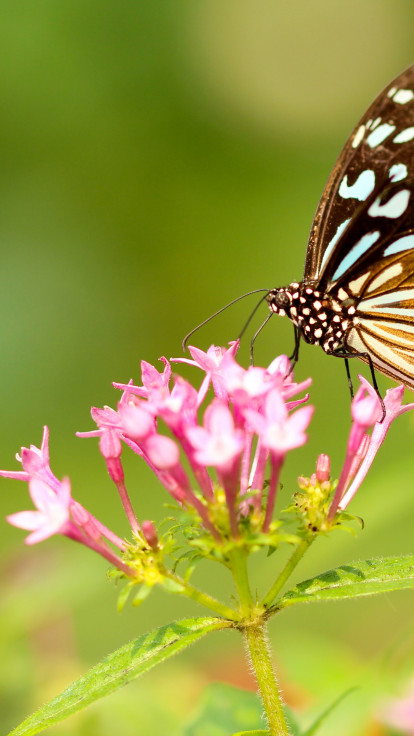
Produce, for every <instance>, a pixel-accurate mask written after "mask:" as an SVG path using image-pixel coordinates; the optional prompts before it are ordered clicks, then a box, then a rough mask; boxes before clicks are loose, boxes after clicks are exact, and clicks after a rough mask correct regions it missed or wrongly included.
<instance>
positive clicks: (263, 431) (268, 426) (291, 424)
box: [245, 389, 313, 456]
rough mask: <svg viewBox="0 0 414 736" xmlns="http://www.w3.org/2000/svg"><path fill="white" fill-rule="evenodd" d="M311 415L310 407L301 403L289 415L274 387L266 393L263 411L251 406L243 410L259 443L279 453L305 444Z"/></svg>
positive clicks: (311, 409)
mask: <svg viewBox="0 0 414 736" xmlns="http://www.w3.org/2000/svg"><path fill="white" fill-rule="evenodd" d="M312 414H313V407H312V406H305V407H302V408H301V409H297V410H296V411H295V412H294V413H293V414H290V415H289V412H288V410H287V408H286V404H285V402H284V401H283V398H282V396H281V394H280V391H278V390H277V389H272V391H270V392H269V393H268V394H267V396H266V398H265V402H264V411H263V413H260V412H257V411H254V410H251V409H247V410H246V411H245V417H246V419H247V421H248V423H249V424H250V426H251V427H252V428H253V429H254V431H255V432H257V434H258V435H259V437H260V440H261V443H262V444H263V446H264V447H266V448H267V449H268V450H269V451H270V452H271V453H273V454H276V455H282V456H283V455H285V454H286V453H287V452H288V451H289V450H293V449H295V448H297V447H300V446H301V445H303V444H305V442H306V440H307V437H306V430H307V428H308V426H309V423H310V420H311V418H312Z"/></svg>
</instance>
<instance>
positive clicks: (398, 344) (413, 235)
mask: <svg viewBox="0 0 414 736" xmlns="http://www.w3.org/2000/svg"><path fill="white" fill-rule="evenodd" d="M359 279H360V281H361V283H360V296H359V301H358V305H357V311H356V318H357V319H356V320H355V321H354V322H355V324H354V326H353V327H352V328H351V330H350V332H349V333H348V334H347V336H346V347H347V348H348V349H350V350H351V352H354V351H356V352H358V353H364V352H366V353H369V355H370V356H371V359H372V362H373V364H374V367H375V368H376V369H377V370H379V371H380V372H381V373H385V375H387V376H390V377H391V378H393V379H394V380H396V381H401V382H402V383H404V384H405V385H406V386H408V387H409V388H411V389H414V229H413V230H411V232H410V231H409V232H406V233H405V234H403V235H400V236H399V237H398V238H397V239H396V240H395V239H394V240H391V241H390V242H388V244H387V245H386V247H385V248H383V252H382V257H381V268H379V269H378V268H377V269H375V268H373V269H370V270H368V271H364V272H363V273H362V274H361V275H360V276H359ZM362 279H363V283H362Z"/></svg>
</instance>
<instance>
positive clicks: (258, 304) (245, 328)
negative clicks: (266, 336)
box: [237, 291, 273, 340]
mask: <svg viewBox="0 0 414 736" xmlns="http://www.w3.org/2000/svg"><path fill="white" fill-rule="evenodd" d="M268 293H269V292H268V291H267V292H266V294H265V295H264V296H262V297H261V299H260V301H259V302H258V303H257V304H256V306H255V308H254V309H253V312H252V313H251V315H250V317H249V318H248V320H247V321H246V323H245V324H244V326H243V329H242V331H241V332H240V334H239V336H238V338H237V339H238V340H241V338H242V337H243V335H244V333H245V332H246V330H247V328H248V326H249V324H250V322H251V321H252V319H253V317H254V315H255V314H256V312H257V310H258V309H259V307H260V305H261V303H262V302H263V301H264V300H265V299H266V297H267V295H268ZM272 314H273V312H272ZM259 332H260V330H259Z"/></svg>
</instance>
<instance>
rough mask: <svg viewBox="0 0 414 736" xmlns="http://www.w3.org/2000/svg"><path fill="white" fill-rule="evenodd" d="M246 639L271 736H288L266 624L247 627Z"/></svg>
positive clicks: (245, 631) (245, 630) (261, 623)
mask: <svg viewBox="0 0 414 736" xmlns="http://www.w3.org/2000/svg"><path fill="white" fill-rule="evenodd" d="M243 633H244V637H245V641H246V645H247V650H248V653H249V659H250V662H251V665H252V668H253V670H254V674H255V677H256V681H257V685H258V688H259V692H260V697H261V699H262V702H263V708H264V711H265V714H266V720H267V725H268V729H269V735H270V736H288V734H289V730H288V726H287V723H286V718H285V715H284V712H283V706H282V700H281V697H280V693H279V688H278V685H277V681H276V676H275V672H274V669H273V664H272V660H271V657H270V651H269V645H268V641H267V635H266V623H265V622H264V621H263V620H262V621H259V622H258V623H255V624H251V625H248V626H246V627H245V629H244V631H243Z"/></svg>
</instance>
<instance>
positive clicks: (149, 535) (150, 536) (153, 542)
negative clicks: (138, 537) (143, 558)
mask: <svg viewBox="0 0 414 736" xmlns="http://www.w3.org/2000/svg"><path fill="white" fill-rule="evenodd" d="M141 529H142V533H143V535H144V537H145V541H146V542H148V544H149V546H150V547H152V549H156V548H157V547H158V536H157V532H156V531H155V526H154V524H153V523H152V521H143V522H142V524H141Z"/></svg>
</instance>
